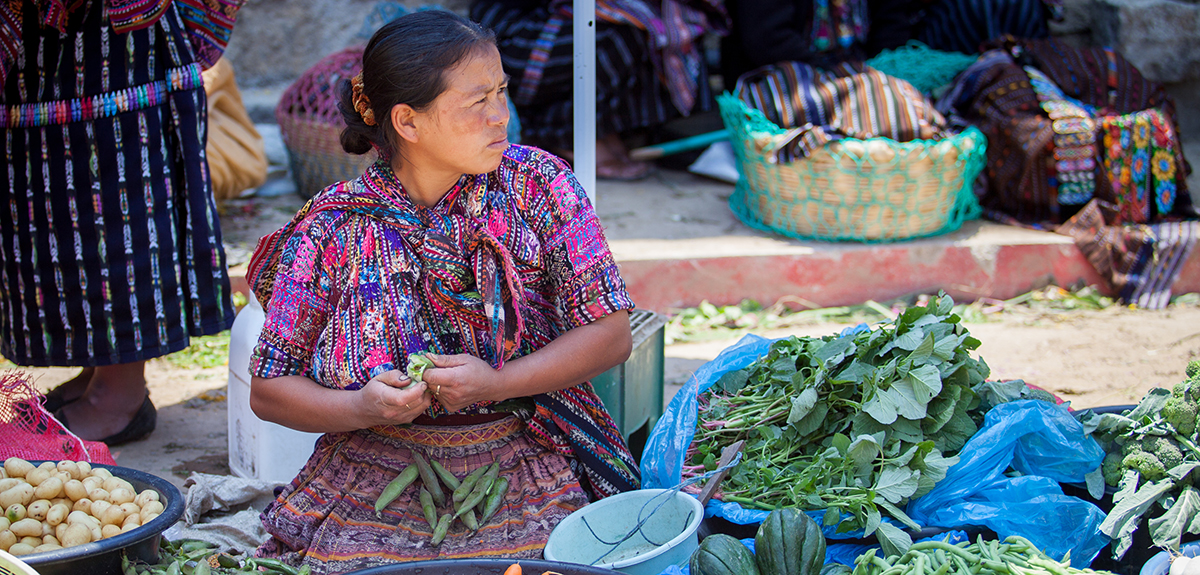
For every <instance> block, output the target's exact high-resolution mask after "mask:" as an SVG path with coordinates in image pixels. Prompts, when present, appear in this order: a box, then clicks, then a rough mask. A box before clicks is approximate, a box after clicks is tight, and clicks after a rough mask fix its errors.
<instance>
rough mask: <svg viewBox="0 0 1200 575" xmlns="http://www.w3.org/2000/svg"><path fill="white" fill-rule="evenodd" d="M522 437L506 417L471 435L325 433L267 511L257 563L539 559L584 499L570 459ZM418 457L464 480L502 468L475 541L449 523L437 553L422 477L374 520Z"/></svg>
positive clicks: (444, 431) (432, 429)
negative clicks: (383, 497)
mask: <svg viewBox="0 0 1200 575" xmlns="http://www.w3.org/2000/svg"><path fill="white" fill-rule="evenodd" d="M524 429H525V424H524V423H523V422H522V421H521V420H520V419H518V418H516V417H506V418H504V419H501V420H498V421H493V422H489V423H482V424H477V425H469V426H424V425H408V426H402V427H392V428H388V429H387V430H380V429H373V430H361V431H357V432H351V433H330V434H326V435H324V436H322V437H321V439H320V440H319V441H318V442H317V446H316V449H315V451H314V453H313V456H312V457H311V458H310V459H309V460H308V463H307V464H306V465H305V466H304V468H303V469H301V471H300V474H299V475H298V476H297V477H296V478H295V479H294V480H292V483H291V484H290V485H288V486H287V487H285V488H284V490H283V491H282V492H281V493H280V495H279V497H278V498H277V499H276V500H275V501H274V502H273V503H271V504H270V505H269V506H268V507H267V508H266V510H264V511H263V515H262V518H263V525H264V526H265V527H266V530H267V532H268V533H270V534H271V539H269V540H268V541H267V542H266V543H265V544H263V546H262V547H260V548H259V549H258V555H259V556H260V557H272V558H278V559H281V560H283V561H284V562H286V563H290V564H292V565H295V566H299V565H301V564H307V565H310V566H311V567H312V570H313V573H314V574H326V573H345V572H348V571H354V570H358V569H365V568H367V567H372V566H375V565H383V564H387V563H395V562H400V561H423V560H430V559H468V558H481V557H507V558H524V559H531V558H532V559H537V558H541V556H542V548H543V547H545V545H546V541H547V540H548V539H549V537H550V531H551V530H553V529H554V526H556V525H558V523H559V522H560V521H562V520H563V518H565V517H566V516H567V515H568V514H570V513H571V512H572V511H574V510H576V509H579V508H581V507H583V506H584V505H586V504H587V503H588V499H587V495H586V494H585V493H584V491H583V489H582V488H581V487H580V485H579V481H578V479H576V477H575V475H574V474H573V473H572V472H571V469H570V465H569V463H568V461H567V459H566V458H564V457H562V456H561V455H558V454H555V453H551V452H549V451H546V450H545V449H544V448H543V447H541V446H540V445H538V444H537V443H535V442H533V441H531V440H530V439H529V436H528V435H527V434H526V433H525V432H524ZM414 451H415V452H418V453H420V454H422V455H423V456H424V457H425V458H426V459H427V460H428V461H431V462H432V461H437V462H438V463H440V464H442V466H443V467H445V468H446V470H448V471H449V472H450V473H452V474H454V475H455V476H456V477H458V478H459V479H460V480H461V479H462V478H463V477H465V476H466V475H467V474H469V473H470V472H471V471H474V470H475V469H477V468H478V467H480V466H484V465H490V464H491V463H492V462H494V461H499V462H500V475H499V476H500V477H505V478H507V479H508V481H509V488H508V494H507V495H506V496H505V498H504V502H503V504H502V506H501V507H500V509H499V511H497V512H496V514H495V515H493V516H492V518H491V519H490V520H489V521H488V522H487V523H486V524H481V525H479V530H478V531H475V532H472V531H470V530H468V529H467V528H466V526H464V525H463V524H462V522H461V521H460V520H455V521H454V522H453V523H452V525H451V527H450V530H449V531H448V532H447V535H446V538H445V540H443V541H442V543H441V544H440V545H439V546H437V547H434V546H432V545H431V544H430V538H431V537H432V536H433V529H432V528H431V527H430V526H429V524H428V523H427V522H426V520H425V514H424V512H423V511H422V508H421V502H420V499H419V495H418V494H419V493H420V489H421V485H422V483H421V480H420V479H419V478H418V479H417V480H416V481H415V482H413V484H412V485H410V486H409V487H408V488H406V489H405V490H404V491H403V492H402V493H401V494H400V496H399V497H397V498H396V499H395V500H394V501H392V502H391V504H389V505H388V506H387V507H386V508H384V510H383V512H382V514H381V515H379V516H376V514H375V507H374V506H375V500H376V499H378V498H379V495H380V493H382V492H383V488H384V487H386V486H387V484H388V483H389V482H391V481H392V479H394V478H395V477H396V475H397V474H398V473H399V472H400V471H402V470H403V469H404V468H405V467H407V466H408V465H409V464H411V463H412V455H411V454H412V453H413V452H414ZM449 505H450V504H449V502H447V506H446V507H445V508H439V509H438V515H439V516H440V515H441V514H443V513H446V511H447V509H449Z"/></svg>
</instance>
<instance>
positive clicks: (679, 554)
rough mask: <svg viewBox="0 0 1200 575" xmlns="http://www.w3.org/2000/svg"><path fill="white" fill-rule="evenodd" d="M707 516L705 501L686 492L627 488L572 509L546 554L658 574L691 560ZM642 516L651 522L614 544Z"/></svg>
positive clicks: (631, 572)
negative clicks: (697, 531) (699, 532)
mask: <svg viewBox="0 0 1200 575" xmlns="http://www.w3.org/2000/svg"><path fill="white" fill-rule="evenodd" d="M660 504H661V505H660ZM702 519H704V507H702V506H701V505H700V501H698V500H697V499H696V498H695V497H692V496H691V495H688V494H686V493H680V492H678V491H674V492H673V491H671V490H669V489H640V490H637V491H626V492H625V493H619V494H617V495H613V496H612V497H607V498H604V499H601V500H600V501H597V502H595V503H592V504H590V505H588V506H586V507H584V508H582V509H579V510H577V511H575V512H574V513H571V514H570V515H568V516H567V518H566V519H564V520H563V521H562V523H559V524H558V526H557V527H555V528H554V531H552V532H551V533H550V540H549V541H547V542H546V549H545V551H543V555H544V556H545V558H546V559H547V560H550V561H562V562H565V563H577V564H582V565H592V564H593V562H596V561H599V562H598V563H594V564H595V566H596V567H600V568H604V569H613V570H616V571H620V572H622V573H628V574H629V575H658V574H659V573H661V572H662V571H663V570H664V569H666V568H667V567H668V566H670V565H683V564H684V563H687V560H688V559H689V558H690V557H691V556H692V552H693V551H695V550H696V548H697V547H699V546H700V538H699V536H698V535H697V534H696V530H697V529H699V528H700V521H701V520H702ZM642 520H645V523H644V524H643V525H642V528H641V529H640V530H639V531H638V532H637V533H634V535H633V536H632V537H630V538H629V539H627V540H625V541H624V542H623V543H621V544H620V545H616V546H615V547H614V546H613V545H612V543H613V542H616V541H619V540H621V539H622V538H623V537H624V536H625V535H626V534H628V533H629V532H630V531H632V530H633V529H634V528H635V527H636V526H637V524H638V522H640V521H642ZM605 541H607V542H608V543H605ZM602 556H603V557H602Z"/></svg>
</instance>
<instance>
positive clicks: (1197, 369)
mask: <svg viewBox="0 0 1200 575" xmlns="http://www.w3.org/2000/svg"><path fill="white" fill-rule="evenodd" d="M1184 373H1186V374H1187V376H1188V379H1192V378H1194V377H1196V376H1197V375H1200V359H1197V360H1192V361H1189V362H1188V364H1187V370H1186V371H1185V372H1184Z"/></svg>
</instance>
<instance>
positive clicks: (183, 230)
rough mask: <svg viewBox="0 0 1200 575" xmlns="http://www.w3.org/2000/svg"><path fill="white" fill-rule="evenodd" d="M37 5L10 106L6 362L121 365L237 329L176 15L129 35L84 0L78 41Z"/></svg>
mask: <svg viewBox="0 0 1200 575" xmlns="http://www.w3.org/2000/svg"><path fill="white" fill-rule="evenodd" d="M23 6H24V9H25V10H26V14H25V22H26V26H24V29H23V38H22V41H23V44H24V51H23V55H22V56H21V57H19V58H18V59H17V60H16V61H15V62H14V64H13V67H12V69H11V70H10V71H9V74H8V78H7V80H6V82H5V85H4V92H3V101H2V102H0V112H2V113H0V146H3V148H4V154H5V160H6V166H5V167H4V168H3V169H4V172H5V173H4V176H5V179H6V180H7V182H8V185H7V186H0V206H3V208H2V209H0V353H2V354H3V355H4V357H6V358H7V359H9V360H11V361H13V362H15V363H17V364H19V365H27V366H55V365H59V366H96V365H111V364H120V363H130V362H135V361H140V360H145V359H149V358H153V357H158V356H162V355H165V354H168V353H171V352H173V351H178V350H180V349H183V348H185V347H187V345H188V343H189V337H191V336H200V335H208V334H213V333H217V332H219V331H222V330H225V329H228V328H229V326H230V325H232V323H233V317H234V315H233V308H232V301H231V299H230V290H229V277H228V275H227V271H226V264H225V256H224V251H223V248H222V245H221V231H220V225H219V223H218V221H217V210H216V205H215V204H214V203H213V198H212V193H211V183H210V181H209V178H208V163H207V160H206V159H205V142H206V139H207V136H206V134H205V122H206V113H207V110H206V101H205V93H204V85H203V81H202V79H201V77H200V65H199V64H198V63H197V62H195V59H194V57H193V51H192V47H191V45H190V43H189V42H188V39H187V36H186V32H185V26H184V23H183V19H182V18H181V16H180V15H179V13H178V11H177V10H176V7H175V6H176V5H174V4H172V5H170V6H168V7H167V9H166V11H165V13H164V14H163V15H162V17H161V18H160V19H159V20H158V21H157V22H156V23H155V24H154V25H152V26H150V27H148V28H143V29H140V30H135V31H133V32H129V33H125V34H117V33H115V32H113V30H112V26H111V24H110V23H109V21H108V17H107V16H106V15H105V4H104V2H103V1H102V0H91V1H90V2H88V1H86V0H85V1H84V2H81V3H77V4H73V5H72V8H71V11H70V13H69V14H68V19H69V20H68V25H67V33H65V34H59V32H58V31H57V30H55V29H53V28H47V29H43V28H40V27H39V26H38V25H36V23H37V22H38V18H37V6H38V3H36V2H24V3H23Z"/></svg>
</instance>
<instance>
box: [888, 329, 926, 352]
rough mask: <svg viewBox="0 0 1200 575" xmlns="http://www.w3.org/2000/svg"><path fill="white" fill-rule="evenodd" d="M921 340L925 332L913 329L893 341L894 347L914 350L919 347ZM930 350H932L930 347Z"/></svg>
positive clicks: (923, 339)
mask: <svg viewBox="0 0 1200 575" xmlns="http://www.w3.org/2000/svg"><path fill="white" fill-rule="evenodd" d="M923 341H925V332H924V331H923V330H919V329H914V330H912V331H909V332H906V333H905V334H904V335H902V336H900V337H898V338H896V341H895V342H894V343H895V344H896V347H898V348H900V349H903V350H905V351H915V350H916V349H917V348H918V347H921V342H923ZM930 351H932V347H931V348H930Z"/></svg>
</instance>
